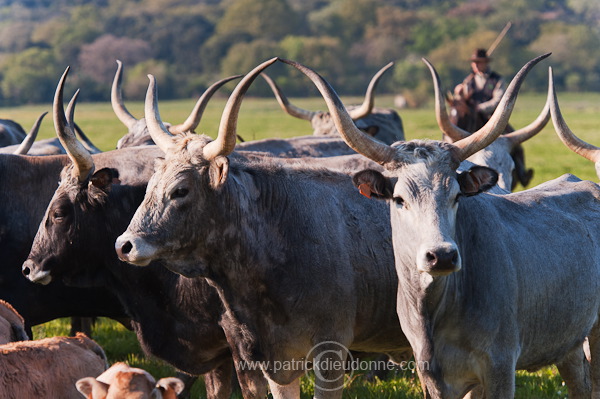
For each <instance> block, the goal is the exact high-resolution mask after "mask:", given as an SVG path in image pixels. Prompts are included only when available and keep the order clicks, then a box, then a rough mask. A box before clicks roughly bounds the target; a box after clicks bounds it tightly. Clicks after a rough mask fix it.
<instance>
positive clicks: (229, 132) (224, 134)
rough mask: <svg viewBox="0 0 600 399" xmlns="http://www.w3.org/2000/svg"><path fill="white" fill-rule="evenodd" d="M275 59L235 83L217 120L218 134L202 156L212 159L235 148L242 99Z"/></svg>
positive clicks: (264, 63)
mask: <svg viewBox="0 0 600 399" xmlns="http://www.w3.org/2000/svg"><path fill="white" fill-rule="evenodd" d="M275 61H277V57H275V58H271V59H270V60H268V61H265V62H263V63H262V64H260V65H258V66H257V67H255V68H254V69H253V70H251V71H250V72H248V74H246V76H244V78H243V79H242V80H241V81H240V82H239V83H238V84H237V86H236V87H235V89H234V90H233V92H232V93H231V95H230V96H229V99H228V100H227V104H226V105H225V109H224V110H223V114H222V115H221V121H220V122H219V134H218V136H217V138H216V139H215V140H214V141H211V142H210V143H208V144H207V145H206V146H204V150H203V156H204V158H205V159H207V160H211V159H214V158H215V157H217V156H219V155H229V154H231V152H232V151H233V150H234V148H235V140H236V133H237V120H238V114H239V111H240V107H241V106H242V99H243V98H244V95H245V94H246V92H247V91H248V88H249V87H250V85H251V84H252V82H253V81H254V79H256V77H257V76H258V75H259V74H260V73H261V72H262V71H263V70H264V69H265V68H267V67H268V66H269V65H271V64H273V63H274V62H275Z"/></svg>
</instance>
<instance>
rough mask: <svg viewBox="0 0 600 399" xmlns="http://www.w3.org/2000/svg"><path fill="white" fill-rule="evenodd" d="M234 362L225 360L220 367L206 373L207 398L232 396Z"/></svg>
mask: <svg viewBox="0 0 600 399" xmlns="http://www.w3.org/2000/svg"><path fill="white" fill-rule="evenodd" d="M232 377H233V362H232V361H225V362H223V363H222V364H221V365H220V366H219V367H217V368H215V369H213V370H211V371H210V372H208V373H206V374H204V385H206V398H207V399H228V398H230V397H231V393H232V387H231V379H232Z"/></svg>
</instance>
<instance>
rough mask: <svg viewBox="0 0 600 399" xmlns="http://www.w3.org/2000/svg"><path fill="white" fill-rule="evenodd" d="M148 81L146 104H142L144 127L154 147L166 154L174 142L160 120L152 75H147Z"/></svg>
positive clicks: (154, 80) (154, 81)
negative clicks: (144, 119)
mask: <svg viewBox="0 0 600 399" xmlns="http://www.w3.org/2000/svg"><path fill="white" fill-rule="evenodd" d="M148 79H150V83H149V84H148V91H147V92H146V102H145V103H144V115H145V118H146V126H147V127H148V132H149V133H150V136H151V137H152V140H154V142H155V143H156V145H157V146H158V147H159V148H160V149H161V150H163V151H164V152H167V151H168V150H169V149H170V148H171V147H173V146H174V145H175V142H174V140H173V135H172V134H171V132H169V130H167V128H166V127H165V125H164V124H163V122H162V120H161V119H160V114H159V112H158V100H157V98H156V97H157V96H156V79H155V78H154V76H153V75H148Z"/></svg>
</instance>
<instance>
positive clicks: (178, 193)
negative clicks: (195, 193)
mask: <svg viewBox="0 0 600 399" xmlns="http://www.w3.org/2000/svg"><path fill="white" fill-rule="evenodd" d="M189 192H190V190H188V189H187V188H185V187H177V188H176V189H175V190H173V192H171V196H170V198H171V199H176V198H183V197H185V196H186V195H188V193H189Z"/></svg>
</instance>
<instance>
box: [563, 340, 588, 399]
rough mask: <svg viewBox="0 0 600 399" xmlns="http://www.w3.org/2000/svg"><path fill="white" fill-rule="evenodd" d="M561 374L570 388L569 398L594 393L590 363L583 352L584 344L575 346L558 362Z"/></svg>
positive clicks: (582, 396) (584, 396) (586, 396)
mask: <svg viewBox="0 0 600 399" xmlns="http://www.w3.org/2000/svg"><path fill="white" fill-rule="evenodd" d="M556 367H557V368H558V371H559V372H560V376H561V377H562V378H563V380H565V384H567V388H569V398H589V397H590V395H591V393H592V385H591V381H590V365H589V363H588V360H587V359H586V357H585V354H584V352H583V345H581V346H579V347H577V348H575V349H574V350H573V351H571V353H569V354H568V355H567V356H565V358H564V359H563V360H562V361H561V362H560V363H557V364H556Z"/></svg>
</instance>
